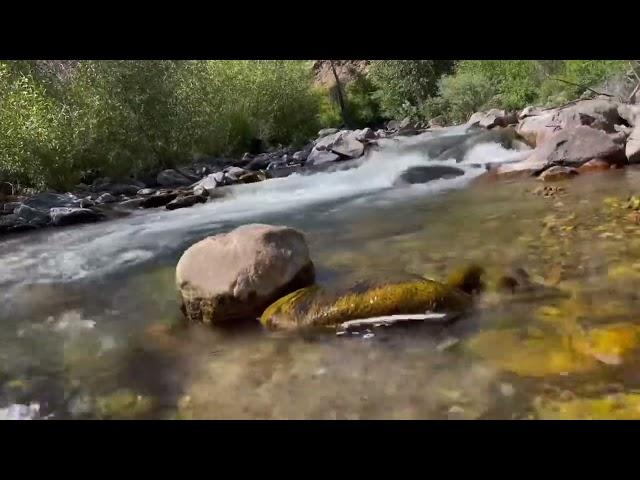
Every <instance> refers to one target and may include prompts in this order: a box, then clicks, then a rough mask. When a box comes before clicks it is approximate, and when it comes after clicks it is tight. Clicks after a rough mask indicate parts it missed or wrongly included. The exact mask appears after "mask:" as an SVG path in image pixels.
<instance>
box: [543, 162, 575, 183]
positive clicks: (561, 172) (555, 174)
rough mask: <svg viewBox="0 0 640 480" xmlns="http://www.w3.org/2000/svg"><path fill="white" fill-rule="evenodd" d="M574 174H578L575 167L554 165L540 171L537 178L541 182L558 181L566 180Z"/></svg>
mask: <svg viewBox="0 0 640 480" xmlns="http://www.w3.org/2000/svg"><path fill="white" fill-rule="evenodd" d="M576 175H578V171H577V170H576V169H575V168H571V167H561V166H558V165H556V166H554V167H551V168H548V169H546V170H545V171H544V172H542V173H541V174H540V176H539V177H538V179H540V180H542V181H543V182H558V181H560V180H568V179H570V178H573V177H575V176H576Z"/></svg>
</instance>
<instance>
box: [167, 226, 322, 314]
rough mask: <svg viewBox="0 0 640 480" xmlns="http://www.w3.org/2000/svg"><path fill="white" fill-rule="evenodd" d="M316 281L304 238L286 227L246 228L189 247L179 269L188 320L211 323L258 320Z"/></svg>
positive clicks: (177, 281) (183, 301)
mask: <svg viewBox="0 0 640 480" xmlns="http://www.w3.org/2000/svg"><path fill="white" fill-rule="evenodd" d="M313 281H314V268H313V263H312V262H311V259H310V258H309V250H308V248H307V244H306V242H305V238H304V235H303V234H302V233H301V232H299V231H297V230H294V229H292V228H288V227H283V226H272V225H261V224H251V225H244V226H242V227H238V228H236V229H235V230H233V231H231V232H229V233H225V234H220V235H215V236H213V237H209V238H206V239H204V240H202V241H200V242H198V243H196V244H194V245H192V246H191V247H189V249H187V251H186V252H185V253H184V254H183V255H182V257H181V258H180V261H179V262H178V266H177V267H176V283H177V287H178V289H179V291H180V295H181V297H182V309H183V312H184V314H185V316H186V317H187V319H188V320H189V321H193V322H204V323H210V324H223V323H229V322H233V321H237V320H243V319H253V318H257V317H259V316H260V315H261V314H262V312H263V310H264V309H265V308H266V307H267V306H268V305H270V304H271V303H272V302H273V301H275V300H277V299H278V298H280V297H282V296H283V295H286V294H288V293H290V292H292V291H294V290H296V289H299V288H303V287H306V286H308V285H311V284H312V283H313Z"/></svg>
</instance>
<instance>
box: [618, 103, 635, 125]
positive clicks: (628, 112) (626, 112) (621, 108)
mask: <svg viewBox="0 0 640 480" xmlns="http://www.w3.org/2000/svg"><path fill="white" fill-rule="evenodd" d="M618 115H620V118H622V119H623V120H624V121H626V122H627V123H628V124H629V125H631V126H632V127H637V126H638V125H640V105H629V104H620V105H618Z"/></svg>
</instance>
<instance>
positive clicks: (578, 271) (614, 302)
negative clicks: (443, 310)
mask: <svg viewBox="0 0 640 480" xmlns="http://www.w3.org/2000/svg"><path fill="white" fill-rule="evenodd" d="M309 178H313V177H309ZM305 181H309V180H305ZM537 186H538V184H537V183H536V182H518V183H501V184H495V185H490V186H486V185H476V186H473V187H470V188H467V189H464V190H458V191H449V192H441V193H440V194H438V195H436V196H433V195H425V193H424V192H422V194H420V193H416V194H407V195H404V196H403V198H399V197H398V195H397V192H395V193H393V192H394V191H393V190H389V191H382V192H379V194H377V195H373V196H369V197H366V196H365V197H360V198H359V199H358V198H355V199H354V198H348V199H347V198H337V199H334V201H331V202H324V203H320V204H312V205H309V206H308V207H307V208H305V209H300V210H285V211H280V212H277V211H275V210H274V211H273V212H271V213H269V214H268V215H267V214H266V213H265V215H264V216H263V217H261V218H260V220H261V221H269V222H270V223H280V224H287V225H291V226H294V227H297V228H300V229H302V230H303V231H305V232H306V234H307V238H308V242H309V245H310V251H311V253H312V257H313V260H314V262H315V263H316V266H317V270H318V278H319V281H320V282H321V283H324V284H339V283H340V282H351V281H354V280H358V279H367V278H372V277H373V276H379V275H381V274H383V275H386V274H389V275H391V274H394V275H395V274H399V275H401V274H405V273H410V274H418V275H423V276H427V277H431V278H437V279H442V278H444V277H446V275H447V274H448V273H449V272H451V271H452V270H453V269H455V268H456V267H459V266H461V265H464V264H466V263H468V262H475V263H478V264H480V265H482V266H484V267H485V269H486V270H487V284H488V287H487V290H486V291H485V293H484V294H483V295H482V296H481V297H479V298H478V300H477V305H476V309H475V311H474V312H473V313H472V314H469V315H467V316H466V317H464V318H462V319H460V320H459V321H458V322H457V323H456V324H454V325H452V326H450V327H447V328H444V327H426V326H425V327H417V328H410V329H409V328H406V329H397V330H393V331H382V332H376V334H375V336H373V337H371V338H363V337H361V336H352V337H349V338H344V337H334V336H332V335H326V334H322V335H320V334H304V335H296V334H288V335H283V334H276V333H268V332H264V331H263V330H262V329H261V328H260V327H259V326H258V325H257V324H256V325H255V326H252V325H248V326H244V327H243V328H242V329H238V330H235V331H217V330H212V329H206V328H200V327H193V328H189V329H183V328H181V327H180V326H175V327H172V326H174V325H175V324H176V322H177V321H178V320H179V319H180V313H179V309H178V302H177V294H176V291H175V286H174V283H173V282H174V278H173V272H174V267H175V263H176V261H177V259H178V257H179V255H180V249H181V248H182V247H181V244H180V242H177V243H176V244H175V245H177V247H175V248H171V249H168V250H167V251H165V252H164V254H163V255H155V256H154V257H153V261H152V262H146V263H140V264H135V265H133V266H131V267H130V268H128V269H125V268H119V269H118V270H117V271H115V272H113V273H111V274H108V275H107V274H104V272H101V273H100V274H99V275H94V276H87V277H85V278H83V280H82V281H80V282H64V281H61V280H64V279H65V278H67V277H66V276H64V275H62V276H61V277H60V278H59V279H58V280H56V281H54V282H49V283H32V282H18V281H15V282H13V283H12V282H11V279H10V278H6V277H3V281H4V282H5V284H6V285H10V287H11V290H10V295H9V294H7V293H6V292H7V290H5V293H4V303H3V306H2V308H0V417H2V418H16V417H20V418H23V417H36V418H43V417H47V416H50V418H314V419H315V418H317V419H369V418H391V419H413V418H425V419H430V418H437V419H442V418H444V419H446V418H451V419H475V418H506V419H510V418H519V419H520V418H566V417H580V418H591V417H596V418H636V417H640V409H639V408H638V405H640V401H638V400H637V399H638V395H636V393H635V392H636V389H638V388H640V368H638V367H639V366H640V355H639V353H640V349H639V348H636V347H638V346H640V336H639V335H638V328H639V327H640V321H639V317H638V315H637V313H638V311H639V307H640V295H639V294H638V293H637V292H639V291H640V226H638V225H637V224H636V223H634V222H632V221H630V220H629V218H628V213H629V211H628V210H625V209H624V208H623V207H622V206H619V205H618V206H616V204H615V202H613V201H612V200H611V199H608V198H609V197H616V198H622V197H625V196H626V195H628V194H630V193H634V192H637V191H638V188H639V187H640V175H638V173H636V172H634V171H633V170H628V171H626V172H611V173H606V174H594V175H591V176H586V177H584V178H578V179H577V180H575V181H572V183H569V184H567V185H566V187H567V191H566V194H563V195H557V196H553V197H550V198H544V197H542V196H539V195H535V194H533V193H532V191H533V190H534V189H535V188H536V187H537ZM418 187H420V186H418ZM417 191H419V190H417ZM411 192H415V191H414V190H411V187H409V189H408V190H406V193H411ZM367 198H368V200H366V199H367ZM363 199H364V200H363ZM214 211H215V210H213V209H212V210H211V212H212V215H213V212H214ZM158 215H160V214H158ZM189 215H193V212H191V213H189ZM176 218H177V217H176ZM192 221H195V220H194V219H192V218H191V217H188V218H187V220H183V222H186V223H190V222H192ZM243 221H244V220H242V219H240V220H239V221H238V222H237V223H242V222H243ZM128 222H131V220H128ZM127 225H130V223H129V224H127ZM145 225H146V224H145ZM183 226H184V225H183ZM232 226H233V224H232V223H226V224H225V227H224V228H225V229H228V228H232ZM104 227H105V228H106V230H105V232H107V233H106V235H107V236H108V235H109V234H108V232H109V231H111V232H115V231H116V230H117V228H118V224H117V222H114V223H113V224H111V225H109V226H104ZM91 228H94V226H92V227H91ZM149 228H159V226H156V227H149ZM169 228H172V227H171V225H169ZM216 228H217V227H211V231H215V229H216ZM196 230H197V229H196ZM97 231H98V230H95V231H93V230H92V232H94V233H93V234H92V235H94V236H95V232H97ZM67 232H72V230H67ZM178 232H179V228H178V225H175V232H174V233H175V235H177V234H178ZM197 232H198V233H197V234H194V231H193V230H189V233H188V235H189V236H191V235H195V237H198V236H202V235H206V234H207V233H209V232H206V231H204V230H197ZM56 235H70V236H71V235H73V234H72V233H62V231H60V232H59V233H56ZM43 236H45V235H43ZM29 238H31V239H32V240H28V242H29V241H31V242H34V244H36V243H37V242H36V240H35V238H36V237H35V236H34V237H29ZM59 238H60V237H59ZM113 238H114V237H111V240H113ZM141 238H143V237H142V236H137V237H136V236H134V237H132V249H133V250H135V249H143V250H144V248H143V247H142V244H143V243H145V242H144V241H143V242H142V243H140V242H139V240H140V239H141ZM167 238H168V240H167V241H168V242H169V243H171V242H173V241H174V239H175V237H174V235H173V234H169V235H168V237H167ZM74 241H76V242H78V241H85V242H86V245H85V247H87V246H91V245H92V244H91V241H90V235H89V234H87V236H82V235H79V236H76V237H75V240H74ZM145 241H146V240H145ZM189 241H192V239H190V240H189ZM189 241H188V242H187V243H189ZM12 242H13V240H12ZM28 242H27V243H28ZM107 243H108V242H106V243H104V244H103V243H96V244H93V245H94V247H96V249H97V250H96V255H99V254H100V251H101V250H100V249H101V248H103V247H104V245H106V244H107ZM69 245H71V244H69ZM149 245H151V244H150V243H149ZM175 245H174V246H175ZM3 248H5V249H8V247H7V244H5V245H4V246H3ZM42 248H45V247H44V246H43V247H42ZM51 248H52V249H53V247H51ZM7 251H8V250H5V258H6V252H7ZM14 251H15V252H18V249H17V248H16V249H15V250H14ZM54 251H57V252H58V253H60V250H54ZM83 252H85V253H86V250H85V251H83ZM85 253H83V255H84V254H85ZM123 253H124V250H123ZM16 255H20V253H19V252H18V253H16ZM83 259H86V261H85V260H83V264H84V265H85V266H87V265H91V261H92V259H91V255H89V256H87V257H83ZM37 261H38V259H37V257H36V258H34V259H33V263H31V264H30V265H31V267H29V268H34V269H35V270H34V271H35V272H37V271H38V268H41V271H43V272H46V275H51V274H52V272H53V270H49V269H48V267H47V266H46V265H44V266H41V267H38V266H37ZM44 261H45V262H47V261H51V262H54V263H55V261H57V260H56V259H55V258H54V256H52V257H48V258H45V259H44ZM93 261H94V262H95V263H96V264H97V263H100V264H106V262H105V259H104V258H103V259H94V260H93ZM4 268H5V270H4V272H5V273H7V272H14V270H10V269H9V267H7V266H6V264H5V267H4ZM518 268H519V269H524V270H525V271H526V272H527V274H528V278H529V279H530V281H531V285H534V287H532V288H529V289H527V288H523V289H520V290H518V291H516V292H515V293H510V292H504V291H501V290H497V289H496V288H495V285H497V284H498V280H497V279H499V278H500V277H501V276H504V275H509V274H510V272H513V271H514V270H515V269H518ZM46 275H45V276H46ZM14 279H16V280H18V279H21V280H23V279H24V278H23V277H20V273H16V275H15V277H14Z"/></svg>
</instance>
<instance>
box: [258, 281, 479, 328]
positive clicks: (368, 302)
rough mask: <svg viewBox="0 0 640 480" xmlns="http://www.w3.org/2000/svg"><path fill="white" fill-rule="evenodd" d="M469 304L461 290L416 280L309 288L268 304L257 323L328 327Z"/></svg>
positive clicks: (268, 325) (450, 310)
mask: <svg viewBox="0 0 640 480" xmlns="http://www.w3.org/2000/svg"><path fill="white" fill-rule="evenodd" d="M470 305H471V296H470V295H468V294H467V293H465V292H463V291H462V290H459V289H456V288H453V287H451V286H449V285H445V284H443V283H439V282H436V281H433V280H426V279H419V280H408V281H404V282H399V283H391V284H381V285H374V286H371V287H368V288H360V289H352V290H351V291H348V292H342V293H332V292H328V291H326V290H324V289H322V288H321V287H318V286H312V287H307V288H303V289H300V290H296V291H295V292H293V293H290V294H289V295H287V296H285V297H282V298H281V299H279V300H278V301H276V302H275V303H273V304H271V306H269V307H268V308H267V309H266V310H265V311H264V313H263V314H262V316H261V317H260V322H261V323H262V324H263V325H264V326H266V327H269V328H274V329H295V328H299V327H331V326H335V325H337V324H339V323H342V322H346V321H349V320H358V319H365V318H372V317H378V316H385V315H397V314H417V313H424V312H426V311H431V312H459V311H463V310H465V309H466V308H468V307H469V306H470Z"/></svg>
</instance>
